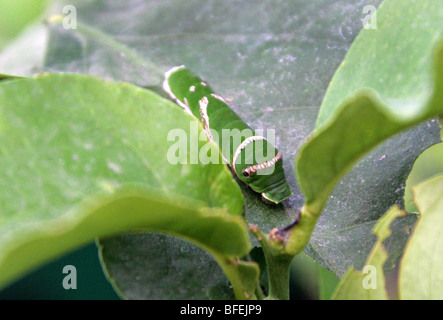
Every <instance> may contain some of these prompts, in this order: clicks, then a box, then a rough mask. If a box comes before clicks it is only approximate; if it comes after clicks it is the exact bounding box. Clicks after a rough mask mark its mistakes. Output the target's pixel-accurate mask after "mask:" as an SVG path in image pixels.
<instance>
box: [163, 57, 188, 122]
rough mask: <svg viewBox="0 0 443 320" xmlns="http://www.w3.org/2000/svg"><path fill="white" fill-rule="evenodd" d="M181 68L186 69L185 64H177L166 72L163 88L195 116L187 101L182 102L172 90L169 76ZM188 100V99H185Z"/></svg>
mask: <svg viewBox="0 0 443 320" xmlns="http://www.w3.org/2000/svg"><path fill="white" fill-rule="evenodd" d="M181 69H185V66H184V65H182V66H177V67H174V68H172V69H171V70H169V71H166V72H165V80H164V81H163V90H164V91H165V92H166V93H167V94H169V96H170V97H171V99H173V100H175V102H177V104H178V105H179V106H180V107H182V108H183V109H184V110H185V111H186V112H187V113H189V114H190V115H192V116H193V114H192V111H191V108H189V105H188V104H187V103H186V104H185V103H183V102H181V101H180V100H179V99H178V98H177V97H176V96H175V94H174V93H173V92H172V90H171V86H170V85H169V77H170V76H171V74H173V73H174V72H177V71H178V70H181ZM185 102H186V101H185Z"/></svg>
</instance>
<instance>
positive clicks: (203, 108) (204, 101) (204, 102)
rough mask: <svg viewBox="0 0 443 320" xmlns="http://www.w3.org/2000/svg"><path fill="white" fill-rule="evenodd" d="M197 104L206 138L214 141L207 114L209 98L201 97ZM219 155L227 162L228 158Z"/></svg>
mask: <svg viewBox="0 0 443 320" xmlns="http://www.w3.org/2000/svg"><path fill="white" fill-rule="evenodd" d="M198 104H199V106H200V116H201V122H202V124H203V130H204V131H205V133H206V136H207V137H208V139H209V140H210V141H212V142H214V143H215V141H214V138H213V137H212V134H211V128H210V127H209V116H208V105H209V100H208V98H206V97H203V98H201V99H200V101H199V102H198ZM221 156H222V158H223V161H224V162H225V163H229V161H228V159H226V158H225V156H224V155H223V154H222V155H221Z"/></svg>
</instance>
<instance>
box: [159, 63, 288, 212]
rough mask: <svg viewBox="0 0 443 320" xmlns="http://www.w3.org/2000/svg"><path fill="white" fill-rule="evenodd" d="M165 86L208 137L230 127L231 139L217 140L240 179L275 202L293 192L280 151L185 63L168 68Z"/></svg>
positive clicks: (226, 159) (211, 138)
mask: <svg viewBox="0 0 443 320" xmlns="http://www.w3.org/2000/svg"><path fill="white" fill-rule="evenodd" d="M163 89H164V91H165V92H167V93H168V94H169V95H170V97H171V98H172V99H173V100H175V101H176V102H177V104H179V105H180V106H181V107H182V108H183V109H184V110H185V111H186V112H188V113H190V114H191V115H193V116H194V117H195V118H197V119H198V120H200V121H201V123H202V124H203V128H204V130H205V132H206V134H207V136H208V139H209V140H212V141H214V139H213V135H214V136H215V133H217V136H218V137H222V136H223V130H230V131H229V132H230V133H231V135H230V138H229V141H223V143H222V145H221V144H220V143H219V141H215V142H216V143H218V144H219V147H220V148H221V151H222V156H223V159H224V160H225V161H226V162H227V163H229V164H230V167H231V170H232V171H233V172H234V173H235V174H236V175H237V177H238V178H239V179H240V180H241V181H243V182H245V183H246V184H247V185H249V186H250V187H251V188H252V189H253V190H254V191H255V192H258V193H261V194H262V196H263V198H264V199H266V200H268V201H271V202H273V203H280V202H281V201H283V200H285V199H287V198H289V197H290V196H292V191H291V188H290V186H289V184H288V183H287V181H286V177H285V173H284V171H283V159H282V155H281V153H280V152H279V151H278V150H277V149H276V148H275V147H274V146H273V145H272V144H271V143H270V142H269V141H268V140H266V138H264V137H263V136H260V135H256V134H255V132H254V131H253V130H252V129H251V128H250V127H249V126H248V125H247V124H246V123H245V122H243V120H241V119H240V117H239V116H238V115H237V114H236V113H235V112H234V111H233V110H232V109H231V108H230V107H229V105H228V104H227V102H226V101H225V100H224V99H223V98H222V97H220V96H219V95H217V94H216V93H214V92H213V91H212V89H211V88H210V87H209V85H208V84H207V83H205V82H204V81H202V79H200V78H199V77H198V76H197V75H195V74H194V73H193V72H192V71H190V70H189V69H187V68H185V67H184V66H178V67H174V68H172V69H171V70H169V71H168V72H166V74H165V80H164V83H163ZM226 142H228V143H229V144H228V147H225V143H226ZM258 155H260V156H258ZM261 155H263V156H261ZM264 155H265V156H264Z"/></svg>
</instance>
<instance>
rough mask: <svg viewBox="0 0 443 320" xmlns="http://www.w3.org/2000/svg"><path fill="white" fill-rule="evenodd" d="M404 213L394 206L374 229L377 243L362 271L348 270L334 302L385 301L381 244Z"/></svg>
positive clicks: (383, 259)
mask: <svg viewBox="0 0 443 320" xmlns="http://www.w3.org/2000/svg"><path fill="white" fill-rule="evenodd" d="M405 214H406V212H404V211H402V210H400V209H399V208H398V207H396V206H394V207H393V208H392V209H390V210H389V211H388V212H387V213H386V214H385V215H384V216H383V217H381V218H380V220H379V221H378V222H377V224H376V225H375V227H374V233H375V234H376V235H377V241H376V243H375V245H374V247H373V248H372V250H371V253H370V254H369V256H368V258H367V260H366V263H365V267H364V268H363V270H362V271H357V270H355V269H354V268H352V267H351V268H350V269H349V270H348V272H347V273H346V274H345V275H344V277H343V279H342V280H341V281H340V283H339V284H338V286H337V289H336V291H335V293H334V294H333V297H332V299H335V300H387V299H388V293H387V291H386V281H385V274H384V270H383V269H384V264H385V262H386V260H387V259H388V253H387V251H386V249H385V248H384V247H383V242H384V241H385V240H386V239H387V238H388V237H390V236H391V229H390V226H391V224H392V223H393V221H394V220H395V219H396V218H397V217H401V216H403V215H405Z"/></svg>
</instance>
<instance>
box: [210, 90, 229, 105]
mask: <svg viewBox="0 0 443 320" xmlns="http://www.w3.org/2000/svg"><path fill="white" fill-rule="evenodd" d="M211 96H213V97H214V98H215V99H218V100H220V101H221V102H224V103H226V104H228V103H227V102H226V100H225V99H223V97H221V96H219V95H218V94H216V93H211Z"/></svg>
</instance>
